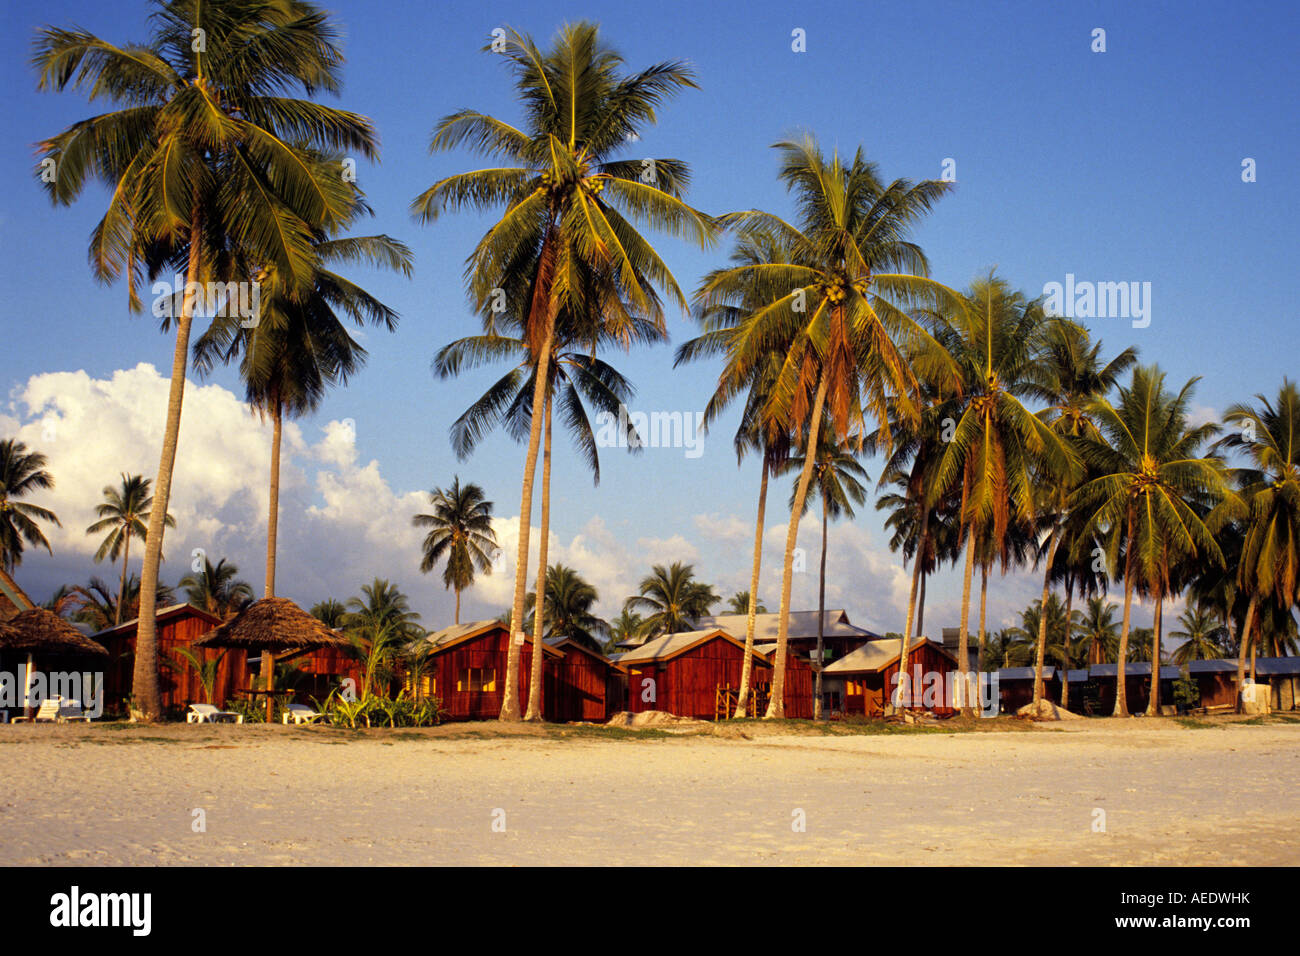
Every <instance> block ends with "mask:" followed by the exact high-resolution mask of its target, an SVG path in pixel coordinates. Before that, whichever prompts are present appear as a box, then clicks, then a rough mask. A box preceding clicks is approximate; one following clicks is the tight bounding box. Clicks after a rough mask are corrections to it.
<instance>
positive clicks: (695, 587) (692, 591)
mask: <svg viewBox="0 0 1300 956" xmlns="http://www.w3.org/2000/svg"><path fill="white" fill-rule="evenodd" d="M637 590H638V592H639V593H638V594H635V595H633V596H632V597H630V598H628V599H627V600H626V601H625V602H623V609H624V610H625V611H640V610H644V611H647V612H649V613H648V615H647V616H646V618H645V620H644V622H643V628H644V630H643V633H644V634H646V635H648V636H650V637H657V636H659V635H661V634H676V633H677V632H679V631H689V630H691V629H692V628H693V627H694V626H695V621H696V619H698V618H701V617H705V616H707V615H708V613H709V609H710V608H711V607H712V606H713V605H714V604H716V603H717V602H718V600H719V598H718V595H717V594H715V593H714V591H713V588H712V587H711V586H710V585H708V584H704V583H703V582H701V581H696V580H695V568H694V567H693V566H691V565H689V564H683V563H682V562H680V561H674V562H673V563H672V564H671V565H669V566H668V567H666V568H665V567H664V566H663V565H662V564H656V565H654V566H653V567H652V568H651V569H650V573H649V574H648V575H646V576H645V577H644V578H642V579H641V583H640V584H639V585H638V587H637Z"/></svg>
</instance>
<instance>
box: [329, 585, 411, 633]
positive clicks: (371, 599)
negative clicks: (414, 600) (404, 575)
mask: <svg viewBox="0 0 1300 956" xmlns="http://www.w3.org/2000/svg"><path fill="white" fill-rule="evenodd" d="M419 619H420V615H419V614H417V613H416V612H415V611H412V610H411V605H410V601H409V599H408V598H407V596H406V595H405V594H403V593H402V590H401V588H399V587H398V586H397V585H395V584H392V583H391V582H389V581H386V580H385V579H383V578H375V579H374V580H373V581H372V582H371V583H369V584H363V585H361V596H358V597H351V598H348V602H347V614H346V615H345V616H344V618H343V627H344V628H345V629H347V630H349V631H352V632H364V633H367V634H370V635H372V636H374V635H380V634H384V635H387V637H386V638H385V639H386V640H387V639H391V640H393V641H401V642H403V643H409V642H410V641H413V640H416V639H418V638H420V637H423V636H424V628H422V627H420V625H419V624H417V623H416V621H418V620H419Z"/></svg>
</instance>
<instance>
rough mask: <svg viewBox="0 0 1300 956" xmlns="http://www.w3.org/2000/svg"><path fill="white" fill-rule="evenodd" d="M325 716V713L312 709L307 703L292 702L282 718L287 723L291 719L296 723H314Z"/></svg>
mask: <svg viewBox="0 0 1300 956" xmlns="http://www.w3.org/2000/svg"><path fill="white" fill-rule="evenodd" d="M324 716H325V715H324V714H321V713H318V712H317V711H314V710H312V709H311V708H310V707H308V706H307V705H306V704H290V705H289V709H288V710H286V711H285V712H284V716H283V717H282V718H280V719H281V721H282V722H283V723H286V724H287V723H289V722H290V721H292V722H293V723H295V724H313V723H315V722H316V721H318V720H320V719H321V718H322V717H324Z"/></svg>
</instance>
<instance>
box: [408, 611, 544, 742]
mask: <svg viewBox="0 0 1300 956" xmlns="http://www.w3.org/2000/svg"><path fill="white" fill-rule="evenodd" d="M509 641H510V632H509V631H508V630H507V628H506V626H505V625H504V624H503V625H501V627H499V628H494V629H492V630H490V631H486V632H485V633H483V634H481V635H479V636H478V637H476V638H474V639H472V640H468V641H462V642H461V643H459V644H456V645H454V646H453V647H450V648H448V649H446V650H444V651H441V652H437V653H435V654H434V656H433V657H432V659H431V660H430V661H429V673H430V675H431V676H433V678H434V680H435V682H436V683H435V685H434V687H433V690H432V693H433V696H435V697H437V698H438V699H439V700H441V701H442V707H443V710H445V711H446V714H445V716H444V719H445V720H495V719H496V718H498V717H500V716H501V701H502V698H503V697H504V696H505V687H504V682H505V677H506V655H507V653H508V651H509ZM519 652H520V653H519V660H520V667H519V685H518V689H519V708H520V711H521V712H522V711H523V709H524V708H525V707H527V706H528V677H529V675H530V674H531V668H532V660H533V645H532V642H529V643H526V644H525V645H524V646H523V647H521V648H520V649H519ZM557 663H558V662H557V661H554V660H551V659H550V658H549V657H548V659H547V661H546V663H545V664H543V667H542V673H543V677H544V679H545V680H546V681H551V680H554V671H555V667H556V664H557ZM470 668H488V669H494V670H495V671H496V690H494V691H469V690H462V691H457V690H456V680H457V678H458V677H459V676H460V675H461V674H462V673H463V672H464V671H467V670H469V669H470ZM545 686H546V685H545V684H543V692H544V691H545Z"/></svg>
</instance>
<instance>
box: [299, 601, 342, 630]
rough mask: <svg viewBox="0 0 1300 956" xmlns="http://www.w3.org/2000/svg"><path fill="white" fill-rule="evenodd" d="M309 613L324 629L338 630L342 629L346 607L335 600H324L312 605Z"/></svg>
mask: <svg viewBox="0 0 1300 956" xmlns="http://www.w3.org/2000/svg"><path fill="white" fill-rule="evenodd" d="M309 613H310V614H311V616H312V617H314V618H316V620H318V621H320V622H321V623H323V624H324V625H325V626H326V627H332V628H334V629H335V630H338V629H340V628H342V627H343V622H344V620H345V619H346V617H347V613H348V609H347V605H345V604H344V603H343V602H342V601H340V600H338V599H337V598H326V599H325V600H323V601H317V602H316V603H315V604H313V605H312V607H311V611H310V612H309Z"/></svg>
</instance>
